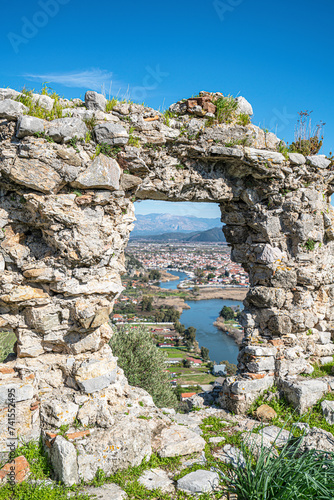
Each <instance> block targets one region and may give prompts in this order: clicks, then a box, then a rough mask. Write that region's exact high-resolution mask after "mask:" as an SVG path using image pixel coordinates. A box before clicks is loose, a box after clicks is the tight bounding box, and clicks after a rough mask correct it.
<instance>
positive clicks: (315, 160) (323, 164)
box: [306, 155, 331, 168]
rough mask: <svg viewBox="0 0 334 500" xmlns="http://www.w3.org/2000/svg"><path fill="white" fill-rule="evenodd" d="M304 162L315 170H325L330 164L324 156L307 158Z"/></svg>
mask: <svg viewBox="0 0 334 500" xmlns="http://www.w3.org/2000/svg"><path fill="white" fill-rule="evenodd" d="M306 161H307V163H309V164H310V165H311V166H312V167H316V168H327V167H329V165H330V164H331V160H328V158H326V156H324V155H313V156H307V157H306Z"/></svg>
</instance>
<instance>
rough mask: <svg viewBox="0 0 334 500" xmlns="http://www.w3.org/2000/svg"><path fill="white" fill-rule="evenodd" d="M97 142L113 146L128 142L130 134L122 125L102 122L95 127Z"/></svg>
mask: <svg viewBox="0 0 334 500" xmlns="http://www.w3.org/2000/svg"><path fill="white" fill-rule="evenodd" d="M94 133H95V136H96V140H97V142H99V143H100V144H101V143H106V144H109V145H111V146H117V145H123V144H127V142H128V140H129V134H128V133H127V131H126V129H125V128H124V127H122V125H118V124H115V123H101V124H99V125H96V127H94Z"/></svg>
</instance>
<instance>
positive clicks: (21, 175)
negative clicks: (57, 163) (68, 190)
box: [9, 158, 65, 193]
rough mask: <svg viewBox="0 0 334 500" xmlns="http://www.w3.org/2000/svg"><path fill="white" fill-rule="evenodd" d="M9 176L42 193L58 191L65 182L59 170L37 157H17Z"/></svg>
mask: <svg viewBox="0 0 334 500" xmlns="http://www.w3.org/2000/svg"><path fill="white" fill-rule="evenodd" d="M9 176H10V178H11V179H12V180H13V181H14V182H16V183H17V184H22V185H23V186H26V187H28V188H31V189H34V190H36V191H41V192H42V193H54V192H57V191H58V189H59V188H60V187H61V186H62V185H64V184H65V182H64V181H63V179H62V178H61V177H60V175H59V174H58V172H56V171H55V170H54V169H53V168H52V167H51V166H50V165H47V164H45V163H44V162H42V161H39V160H36V159H33V160H26V159H25V158H17V159H16V161H15V163H14V165H13V166H12V167H11V169H10V173H9Z"/></svg>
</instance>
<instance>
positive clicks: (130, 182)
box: [121, 174, 142, 191]
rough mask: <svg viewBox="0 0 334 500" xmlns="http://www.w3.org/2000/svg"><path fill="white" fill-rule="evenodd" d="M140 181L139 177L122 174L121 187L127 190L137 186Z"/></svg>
mask: <svg viewBox="0 0 334 500" xmlns="http://www.w3.org/2000/svg"><path fill="white" fill-rule="evenodd" d="M141 183H142V180H141V178H140V177H137V176H135V175H131V174H123V175H122V180H121V188H122V189H123V190H124V191H129V190H130V189H134V188H136V187H138V186H139V185H140V184H141Z"/></svg>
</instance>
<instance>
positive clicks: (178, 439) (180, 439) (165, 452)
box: [158, 425, 205, 457]
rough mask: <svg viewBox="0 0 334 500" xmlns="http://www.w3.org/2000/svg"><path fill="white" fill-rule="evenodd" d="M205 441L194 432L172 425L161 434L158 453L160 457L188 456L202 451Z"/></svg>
mask: <svg viewBox="0 0 334 500" xmlns="http://www.w3.org/2000/svg"><path fill="white" fill-rule="evenodd" d="M204 447H205V440H204V439H203V438H202V437H201V436H199V435H198V434H196V433H195V432H193V431H191V430H189V429H187V428H186V427H182V426H180V425H172V426H171V427H170V428H169V429H164V430H163V431H162V433H161V445H160V448H159V450H158V453H159V455H160V456H161V457H176V456H178V455H190V454H191V453H194V452H199V451H202V450H203V449H204Z"/></svg>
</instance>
